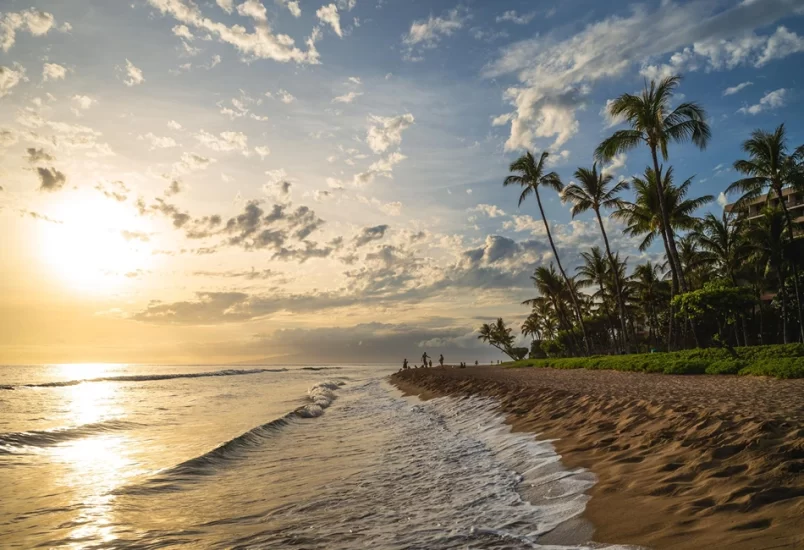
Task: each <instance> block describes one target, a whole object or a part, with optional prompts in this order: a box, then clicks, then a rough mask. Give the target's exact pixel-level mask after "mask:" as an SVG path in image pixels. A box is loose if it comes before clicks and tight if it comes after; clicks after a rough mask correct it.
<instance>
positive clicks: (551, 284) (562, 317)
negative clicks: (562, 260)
mask: <svg viewBox="0 0 804 550" xmlns="http://www.w3.org/2000/svg"><path fill="white" fill-rule="evenodd" d="M531 280H532V281H533V286H535V287H536V290H538V291H539V294H541V295H542V296H543V297H545V298H547V300H548V301H549V302H550V305H551V306H552V308H553V311H554V312H555V315H556V317H557V319H558V324H559V326H560V327H561V329H562V330H570V329H572V323H571V322H570V320H569V315H567V311H566V306H565V304H566V298H567V297H568V296H567V295H568V294H569V292H568V288H569V287H568V286H567V284H566V283H565V282H564V281H563V280H562V279H561V277H559V275H558V273H556V270H555V268H554V267H553V264H550V267H549V268H547V267H544V266H539V267H537V268H536V271H535V272H534V273H533V276H532V277H531ZM534 302H535V300H526V301H525V302H524V304H526V305H534Z"/></svg>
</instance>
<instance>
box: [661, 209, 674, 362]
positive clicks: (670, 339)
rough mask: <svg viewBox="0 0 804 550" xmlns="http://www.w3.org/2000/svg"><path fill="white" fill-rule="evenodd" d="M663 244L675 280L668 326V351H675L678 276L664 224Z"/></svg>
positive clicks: (672, 288)
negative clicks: (674, 328) (674, 306)
mask: <svg viewBox="0 0 804 550" xmlns="http://www.w3.org/2000/svg"><path fill="white" fill-rule="evenodd" d="M661 231H662V242H664V251H665V254H666V255H667V262H668V263H669V264H670V276H671V278H672V280H673V283H672V286H671V287H670V322H669V323H668V324H667V351H673V325H674V324H675V323H674V315H673V305H672V304H673V297H674V296H676V295H677V294H678V274H677V273H676V270H675V269H673V261H672V260H671V259H670V244H669V243H668V242H667V233H666V232H665V230H664V222H662V227H661Z"/></svg>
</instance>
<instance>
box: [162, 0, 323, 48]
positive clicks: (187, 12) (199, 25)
mask: <svg viewBox="0 0 804 550" xmlns="http://www.w3.org/2000/svg"><path fill="white" fill-rule="evenodd" d="M148 3H149V4H150V5H151V6H153V7H154V8H156V9H158V10H159V11H161V12H162V13H163V14H169V15H171V16H172V17H173V18H174V19H176V20H177V21H178V22H180V23H183V24H185V25H187V26H188V27H194V28H196V29H199V30H201V31H204V32H206V33H208V34H209V35H210V36H212V37H216V38H217V39H218V40H219V41H220V42H223V43H226V44H230V45H232V46H233V47H235V48H236V49H237V50H238V51H240V52H241V53H242V54H243V55H244V56H245V57H246V58H247V59H273V60H274V61H279V62H283V63H287V62H290V61H295V62H296V63H318V57H319V55H318V51H317V50H316V49H315V42H316V40H317V39H318V35H317V32H316V31H315V30H314V31H313V33H312V34H311V36H310V38H308V40H307V51H303V50H301V49H299V48H298V47H296V46H295V41H294V40H293V38H291V37H290V36H288V35H286V34H274V33H273V32H272V31H271V28H270V26H269V25H268V23H267V21H263V20H260V19H255V20H254V32H248V29H246V28H245V27H243V26H242V25H233V26H231V27H229V26H227V25H225V24H224V23H220V22H218V21H214V20H212V19H210V18H209V17H206V16H204V14H203V13H202V12H201V9H200V8H199V7H198V5H197V4H196V3H194V2H189V1H187V0H148ZM217 3H218V5H219V6H220V7H221V8H223V9H224V10H225V11H226V12H227V13H231V12H232V10H233V7H234V2H232V1H230V0H218V2H217ZM246 3H247V4H249V7H248V8H243V10H244V11H245V12H246V13H247V14H249V15H250V16H252V17H253V16H256V17H260V13H261V11H260V9H259V7H258V6H254V5H253V4H254V3H258V2H246Z"/></svg>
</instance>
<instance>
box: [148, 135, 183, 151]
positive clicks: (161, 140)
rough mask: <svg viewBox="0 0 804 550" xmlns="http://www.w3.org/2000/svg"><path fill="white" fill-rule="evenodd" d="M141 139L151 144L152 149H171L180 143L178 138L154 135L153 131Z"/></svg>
mask: <svg viewBox="0 0 804 550" xmlns="http://www.w3.org/2000/svg"><path fill="white" fill-rule="evenodd" d="M140 139H144V140H146V141H147V142H148V143H149V144H150V149H151V151H153V150H154V149H171V148H173V147H178V146H179V144H178V143H176V140H175V139H173V138H172V137H160V136H156V135H154V134H153V133H152V132H148V133H147V134H145V135H144V136H140Z"/></svg>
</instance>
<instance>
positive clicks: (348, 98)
mask: <svg viewBox="0 0 804 550" xmlns="http://www.w3.org/2000/svg"><path fill="white" fill-rule="evenodd" d="M361 95H363V92H349V93H347V94H344V95H339V96H338V97H336V98H334V99H333V100H332V103H351V102H353V101H354V100H355V99H357V98H358V97H360V96H361Z"/></svg>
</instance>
